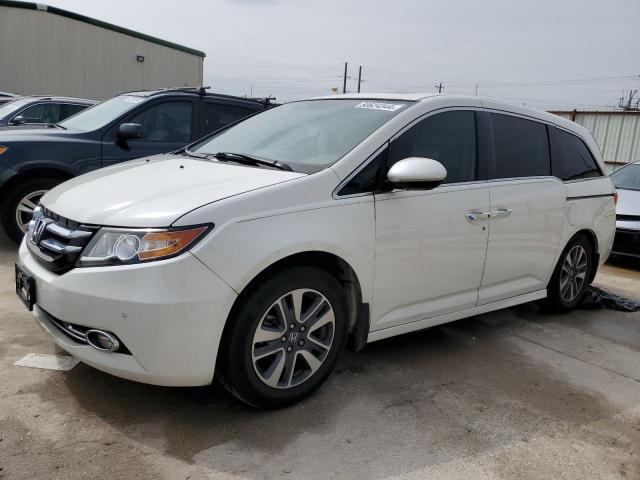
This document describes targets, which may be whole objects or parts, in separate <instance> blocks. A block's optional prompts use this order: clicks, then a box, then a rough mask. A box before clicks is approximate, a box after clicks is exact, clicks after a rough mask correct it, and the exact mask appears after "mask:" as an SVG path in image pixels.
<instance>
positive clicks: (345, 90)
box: [342, 62, 347, 93]
mask: <svg viewBox="0 0 640 480" xmlns="http://www.w3.org/2000/svg"><path fill="white" fill-rule="evenodd" d="M342 93H347V62H344V79H343V80H342Z"/></svg>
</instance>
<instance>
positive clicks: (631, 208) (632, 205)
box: [616, 188, 640, 216]
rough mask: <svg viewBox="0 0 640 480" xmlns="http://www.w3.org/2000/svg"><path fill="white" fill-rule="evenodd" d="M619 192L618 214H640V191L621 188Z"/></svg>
mask: <svg viewBox="0 0 640 480" xmlns="http://www.w3.org/2000/svg"><path fill="white" fill-rule="evenodd" d="M617 192H618V204H617V205H616V214H617V215H639V216H640V191H638V190H624V189H621V188H619V189H617Z"/></svg>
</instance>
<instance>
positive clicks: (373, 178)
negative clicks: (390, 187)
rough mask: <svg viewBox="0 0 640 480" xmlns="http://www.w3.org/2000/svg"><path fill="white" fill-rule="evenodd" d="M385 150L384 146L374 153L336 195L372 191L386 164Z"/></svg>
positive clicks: (379, 180)
mask: <svg viewBox="0 0 640 480" xmlns="http://www.w3.org/2000/svg"><path fill="white" fill-rule="evenodd" d="M387 152H388V149H387V148H385V149H384V150H382V152H380V153H379V154H378V155H376V156H375V158H374V159H373V160H371V161H370V162H369V163H368V164H367V165H366V166H365V167H364V168H363V169H362V170H360V171H359V172H358V173H356V175H355V176H354V177H353V178H352V179H351V180H349V181H348V182H347V184H346V185H345V186H344V187H342V189H341V190H340V192H339V193H338V195H355V194H357V193H369V192H373V191H374V190H375V189H376V187H377V186H378V185H379V184H380V182H381V179H382V175H383V173H384V167H385V165H386V164H387Z"/></svg>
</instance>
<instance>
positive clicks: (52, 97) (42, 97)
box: [17, 95, 98, 105]
mask: <svg viewBox="0 0 640 480" xmlns="http://www.w3.org/2000/svg"><path fill="white" fill-rule="evenodd" d="M17 98H32V99H33V100H56V101H61V102H82V103H86V104H88V105H94V104H96V103H98V102H97V101H96V100H87V99H86V98H76V97H60V96H58V95H25V96H24V97H17Z"/></svg>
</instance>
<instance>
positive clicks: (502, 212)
mask: <svg viewBox="0 0 640 480" xmlns="http://www.w3.org/2000/svg"><path fill="white" fill-rule="evenodd" d="M509 215H511V210H509V209H508V208H498V209H497V210H491V211H490V212H489V217H490V218H501V217H508V216H509Z"/></svg>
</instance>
